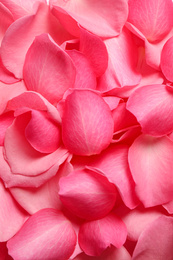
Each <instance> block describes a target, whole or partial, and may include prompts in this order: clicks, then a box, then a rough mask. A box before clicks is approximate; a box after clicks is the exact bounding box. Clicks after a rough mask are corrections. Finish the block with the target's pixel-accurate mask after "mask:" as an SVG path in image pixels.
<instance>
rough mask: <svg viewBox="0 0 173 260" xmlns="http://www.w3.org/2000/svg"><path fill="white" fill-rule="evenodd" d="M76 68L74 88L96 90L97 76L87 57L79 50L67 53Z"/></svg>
mask: <svg viewBox="0 0 173 260" xmlns="http://www.w3.org/2000/svg"><path fill="white" fill-rule="evenodd" d="M66 52H67V53H68V55H69V56H70V57H71V58H72V60H73V63H74V65H75V68H76V79H75V83H74V88H90V89H96V83H97V82H96V75H95V73H94V71H93V68H92V65H91V64H90V62H89V60H88V59H87V58H86V57H85V55H84V54H83V53H81V52H79V51H77V50H70V51H66Z"/></svg>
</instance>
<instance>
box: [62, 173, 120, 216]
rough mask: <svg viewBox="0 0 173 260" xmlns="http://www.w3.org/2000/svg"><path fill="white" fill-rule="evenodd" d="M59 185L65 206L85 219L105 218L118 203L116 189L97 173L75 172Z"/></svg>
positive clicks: (64, 178)
mask: <svg viewBox="0 0 173 260" xmlns="http://www.w3.org/2000/svg"><path fill="white" fill-rule="evenodd" d="M59 185H60V191H59V195H60V199H61V201H62V202H63V204H64V205H65V206H66V207H67V209H69V210H70V211H72V212H73V213H74V214H76V215H77V216H79V217H81V218H84V219H89V220H90V219H97V218H101V217H104V216H105V215H106V214H108V213H109V212H110V211H111V209H112V208H113V206H114V204H115V201H116V195H117V191H116V187H115V186H114V185H113V184H112V183H110V182H109V181H108V180H107V178H106V177H105V176H103V175H102V174H100V173H99V172H96V171H91V170H78V171H74V172H72V173H71V174H70V175H68V176H67V177H63V178H61V179H60V182H59Z"/></svg>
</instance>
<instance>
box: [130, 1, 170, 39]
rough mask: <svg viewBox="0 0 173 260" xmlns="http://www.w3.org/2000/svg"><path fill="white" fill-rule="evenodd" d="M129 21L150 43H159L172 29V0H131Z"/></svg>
mask: <svg viewBox="0 0 173 260" xmlns="http://www.w3.org/2000/svg"><path fill="white" fill-rule="evenodd" d="M128 3H129V16H128V21H129V22H130V23H132V24H133V25H135V26H136V27H137V28H138V29H139V30H140V31H141V32H142V33H143V34H144V35H145V37H146V38H147V39H148V40H149V41H152V42H153V41H159V40H162V39H163V38H164V36H165V35H166V34H168V33H169V31H170V30H171V29H172V25H173V19H172V13H173V5H172V1H171V0H152V1H148V0H129V2H128Z"/></svg>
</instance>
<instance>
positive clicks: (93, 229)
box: [79, 213, 127, 256]
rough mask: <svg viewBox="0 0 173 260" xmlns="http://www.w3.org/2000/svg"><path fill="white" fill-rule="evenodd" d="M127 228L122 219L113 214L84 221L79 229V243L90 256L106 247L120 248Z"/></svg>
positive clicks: (96, 254)
mask: <svg viewBox="0 0 173 260" xmlns="http://www.w3.org/2000/svg"><path fill="white" fill-rule="evenodd" d="M126 237H127V229H126V226H125V224H124V223H123V221H122V220H121V219H120V218H118V217H117V216H116V215H115V214H113V213H110V214H109V215H107V216H106V217H104V218H102V219H99V220H94V221H90V222H85V223H84V224H82V225H81V227H80V230H79V244H80V247H81V248H82V249H83V251H84V252H85V253H86V254H87V255H90V256H98V255H100V254H101V253H102V252H103V251H104V250H105V249H106V248H107V247H109V246H110V245H113V246H115V247H117V248H120V247H121V246H122V245H123V244H124V243H125V241H126Z"/></svg>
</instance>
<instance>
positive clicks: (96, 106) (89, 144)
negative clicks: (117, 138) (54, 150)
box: [62, 90, 113, 155]
mask: <svg viewBox="0 0 173 260" xmlns="http://www.w3.org/2000/svg"><path fill="white" fill-rule="evenodd" d="M93 111H94V113H93ZM112 134H113V119H112V115H111V111H110V109H109V107H108V105H107V104H106V103H105V101H104V100H103V98H102V97H101V96H99V95H98V94H96V93H95V92H93V91H90V90H74V91H73V92H72V93H71V94H70V95H68V96H67V98H66V101H65V109H64V115H63V118H62V139H63V142H64V144H65V146H66V147H67V149H69V151H70V152H72V153H74V154H79V155H92V154H97V153H100V152H101V151H102V150H104V149H105V148H107V146H108V145H109V144H110V142H111V139H112Z"/></svg>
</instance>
